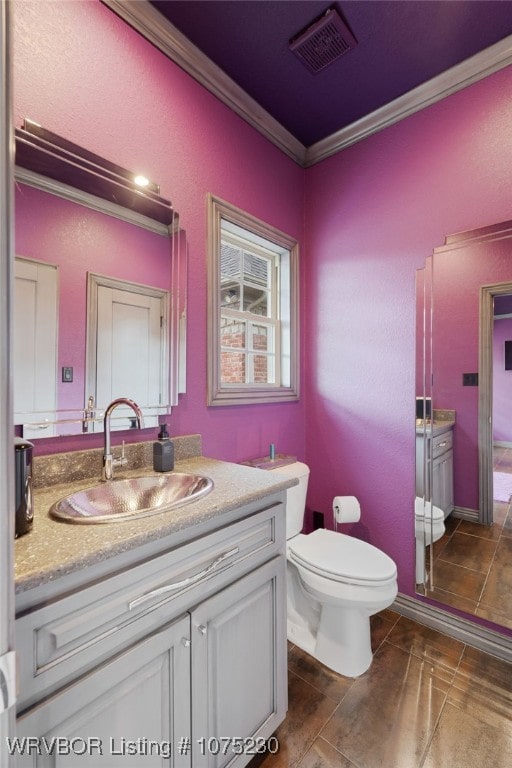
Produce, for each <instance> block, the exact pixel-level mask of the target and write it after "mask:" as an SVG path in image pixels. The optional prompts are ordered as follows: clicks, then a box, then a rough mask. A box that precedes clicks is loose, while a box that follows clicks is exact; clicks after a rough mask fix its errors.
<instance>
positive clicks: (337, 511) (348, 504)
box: [332, 496, 361, 531]
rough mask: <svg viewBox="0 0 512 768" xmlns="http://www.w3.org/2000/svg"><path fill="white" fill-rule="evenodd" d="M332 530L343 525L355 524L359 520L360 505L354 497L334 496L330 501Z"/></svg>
mask: <svg viewBox="0 0 512 768" xmlns="http://www.w3.org/2000/svg"><path fill="white" fill-rule="evenodd" d="M332 516H333V529H334V530H335V531H337V530H338V525H342V524H343V523H357V522H358V521H359V520H360V518H361V505H360V504H359V500H358V499H357V498H356V497H355V496H335V497H334V498H333V500H332Z"/></svg>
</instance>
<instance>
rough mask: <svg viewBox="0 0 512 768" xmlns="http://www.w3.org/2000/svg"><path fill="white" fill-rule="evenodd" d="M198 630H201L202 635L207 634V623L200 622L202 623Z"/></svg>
mask: <svg viewBox="0 0 512 768" xmlns="http://www.w3.org/2000/svg"><path fill="white" fill-rule="evenodd" d="M198 630H199V631H200V633H201V634H202V635H206V633H207V632H208V628H207V627H205V625H204V624H200V625H199V626H198Z"/></svg>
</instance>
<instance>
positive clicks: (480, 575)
mask: <svg viewBox="0 0 512 768" xmlns="http://www.w3.org/2000/svg"><path fill="white" fill-rule="evenodd" d="M416 294H417V315H416V318H417V333H416V336H417V360H416V363H417V366H416V397H417V413H416V496H417V498H416V505H415V531H416V555H417V557H416V563H417V567H416V588H417V591H418V593H420V594H422V595H425V596H427V597H429V598H431V599H434V600H436V601H439V602H441V603H443V604H444V605H449V606H452V607H454V608H457V609H459V610H461V611H464V612H465V613H466V614H468V615H469V616H476V617H479V618H481V619H485V620H487V621H491V622H493V623H495V624H497V625H500V626H503V627H507V628H512V604H511V602H510V594H511V590H512V569H511V568H510V562H512V513H511V511H510V498H511V494H512V418H511V414H512V370H510V369H509V368H508V366H507V363H506V351H507V344H506V342H507V341H510V344H509V345H508V347H509V348H510V347H512V298H511V297H512V223H511V222H505V223H502V224H496V225H494V226H489V227H485V228H482V229H478V230H473V231H470V232H464V233H460V234H457V235H452V236H449V237H447V238H446V242H445V244H444V245H443V246H441V247H439V248H436V249H435V250H434V253H433V255H432V256H431V257H429V259H428V260H427V262H426V266H425V269H423V270H419V271H418V275H417V284H416ZM418 409H419V410H418ZM443 527H444V531H443Z"/></svg>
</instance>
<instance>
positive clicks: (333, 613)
mask: <svg viewBox="0 0 512 768" xmlns="http://www.w3.org/2000/svg"><path fill="white" fill-rule="evenodd" d="M315 656H316V658H317V659H318V660H319V661H321V662H322V664H325V665H326V666H327V667H329V668H330V669H333V670H334V671H335V672H339V674H340V675H344V676H345V677H359V675H362V674H363V672H366V670H367V669H368V668H369V666H370V664H371V663H372V658H373V655H372V646H371V638H370V617H369V616H368V613H366V612H364V611H362V610H358V609H357V608H354V609H353V610H352V609H349V608H345V609H344V612H343V621H342V622H340V611H339V608H337V607H336V606H332V605H328V604H324V605H323V606H322V618H321V621H320V627H319V632H318V635H317V638H316V648H315Z"/></svg>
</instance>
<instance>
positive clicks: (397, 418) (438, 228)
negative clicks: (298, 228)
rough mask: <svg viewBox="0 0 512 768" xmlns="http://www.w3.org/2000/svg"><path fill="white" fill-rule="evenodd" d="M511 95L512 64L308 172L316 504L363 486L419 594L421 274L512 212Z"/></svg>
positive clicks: (408, 589) (381, 538)
mask: <svg viewBox="0 0 512 768" xmlns="http://www.w3.org/2000/svg"><path fill="white" fill-rule="evenodd" d="M511 90H512V68H508V69H507V70H503V71H501V72H499V73H497V74H495V75H492V76H491V77H489V78H487V79H486V80H485V81H482V82H479V83H477V84H475V85H473V86H471V87H469V88H467V89H466V90H464V91H461V92H459V93H457V94H454V95H452V96H450V97H449V98H447V99H445V100H443V101H442V102H439V103H438V104H436V105H434V106H431V107H429V108H428V109H425V110H423V111H422V112H419V113H417V114H415V115H413V116H411V117H409V118H407V119H406V120H404V121H402V122H400V123H398V124H397V125H394V126H391V127H389V128H387V129H385V130H383V131H381V132H380V133H378V134H376V135H374V136H372V137H370V138H368V139H367V140H365V141H364V142H361V143H359V144H356V145H354V146H352V147H350V148H348V149H346V150H345V151H343V152H341V153H340V154H337V155H336V156H334V157H332V158H329V159H328V160H326V161H324V162H322V163H319V164H318V165H316V166H314V167H312V168H311V169H309V170H308V172H307V179H306V182H307V183H306V211H307V216H306V233H307V240H306V249H307V263H306V274H305V277H306V284H307V290H308V293H307V312H306V323H307V326H306V355H307V357H306V372H307V373H306V392H307V411H306V436H307V450H306V461H307V462H308V464H309V465H310V466H311V490H310V494H309V503H310V506H311V507H312V508H314V509H318V510H321V511H324V512H325V513H326V514H328V515H330V514H331V513H330V504H331V499H332V496H333V495H334V494H335V493H355V494H357V495H358V496H359V497H360V499H361V503H362V508H363V516H362V522H361V523H360V524H358V525H357V526H353V527H352V529H353V531H354V533H356V534H358V535H360V536H362V537H365V538H367V539H368V540H369V541H371V542H372V543H374V544H376V545H377V546H379V547H381V548H382V549H384V550H385V551H386V552H387V553H388V554H389V555H391V556H392V557H393V558H394V559H395V560H396V562H397V563H398V564H399V569H398V573H399V588H400V590H401V591H402V592H404V593H406V594H413V581H414V576H413V564H414V551H413V550H414V546H413V544H414V538H413V535H414V534H413V517H412V500H413V497H414V427H413V424H414V406H413V403H414V389H415V351H414V350H415V346H414V345H415V339H414V328H415V319H416V318H415V271H416V269H417V268H418V267H421V266H422V265H423V264H424V262H425V259H426V257H428V256H429V255H430V254H431V253H432V250H433V248H434V247H435V246H438V245H441V244H443V243H444V239H445V236H446V235H447V234H450V233H453V232H458V231H463V230H467V229H472V228H474V227H479V226H484V225H487V224H492V223H494V222H497V221H503V220H506V219H510V218H511V208H510V199H511V193H512V178H511V176H510V167H511V162H512V133H511V132H510V130H509V126H510V124H511V121H512V100H511V99H510V93H511ZM434 258H435V257H434ZM471 370H473V369H471Z"/></svg>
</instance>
